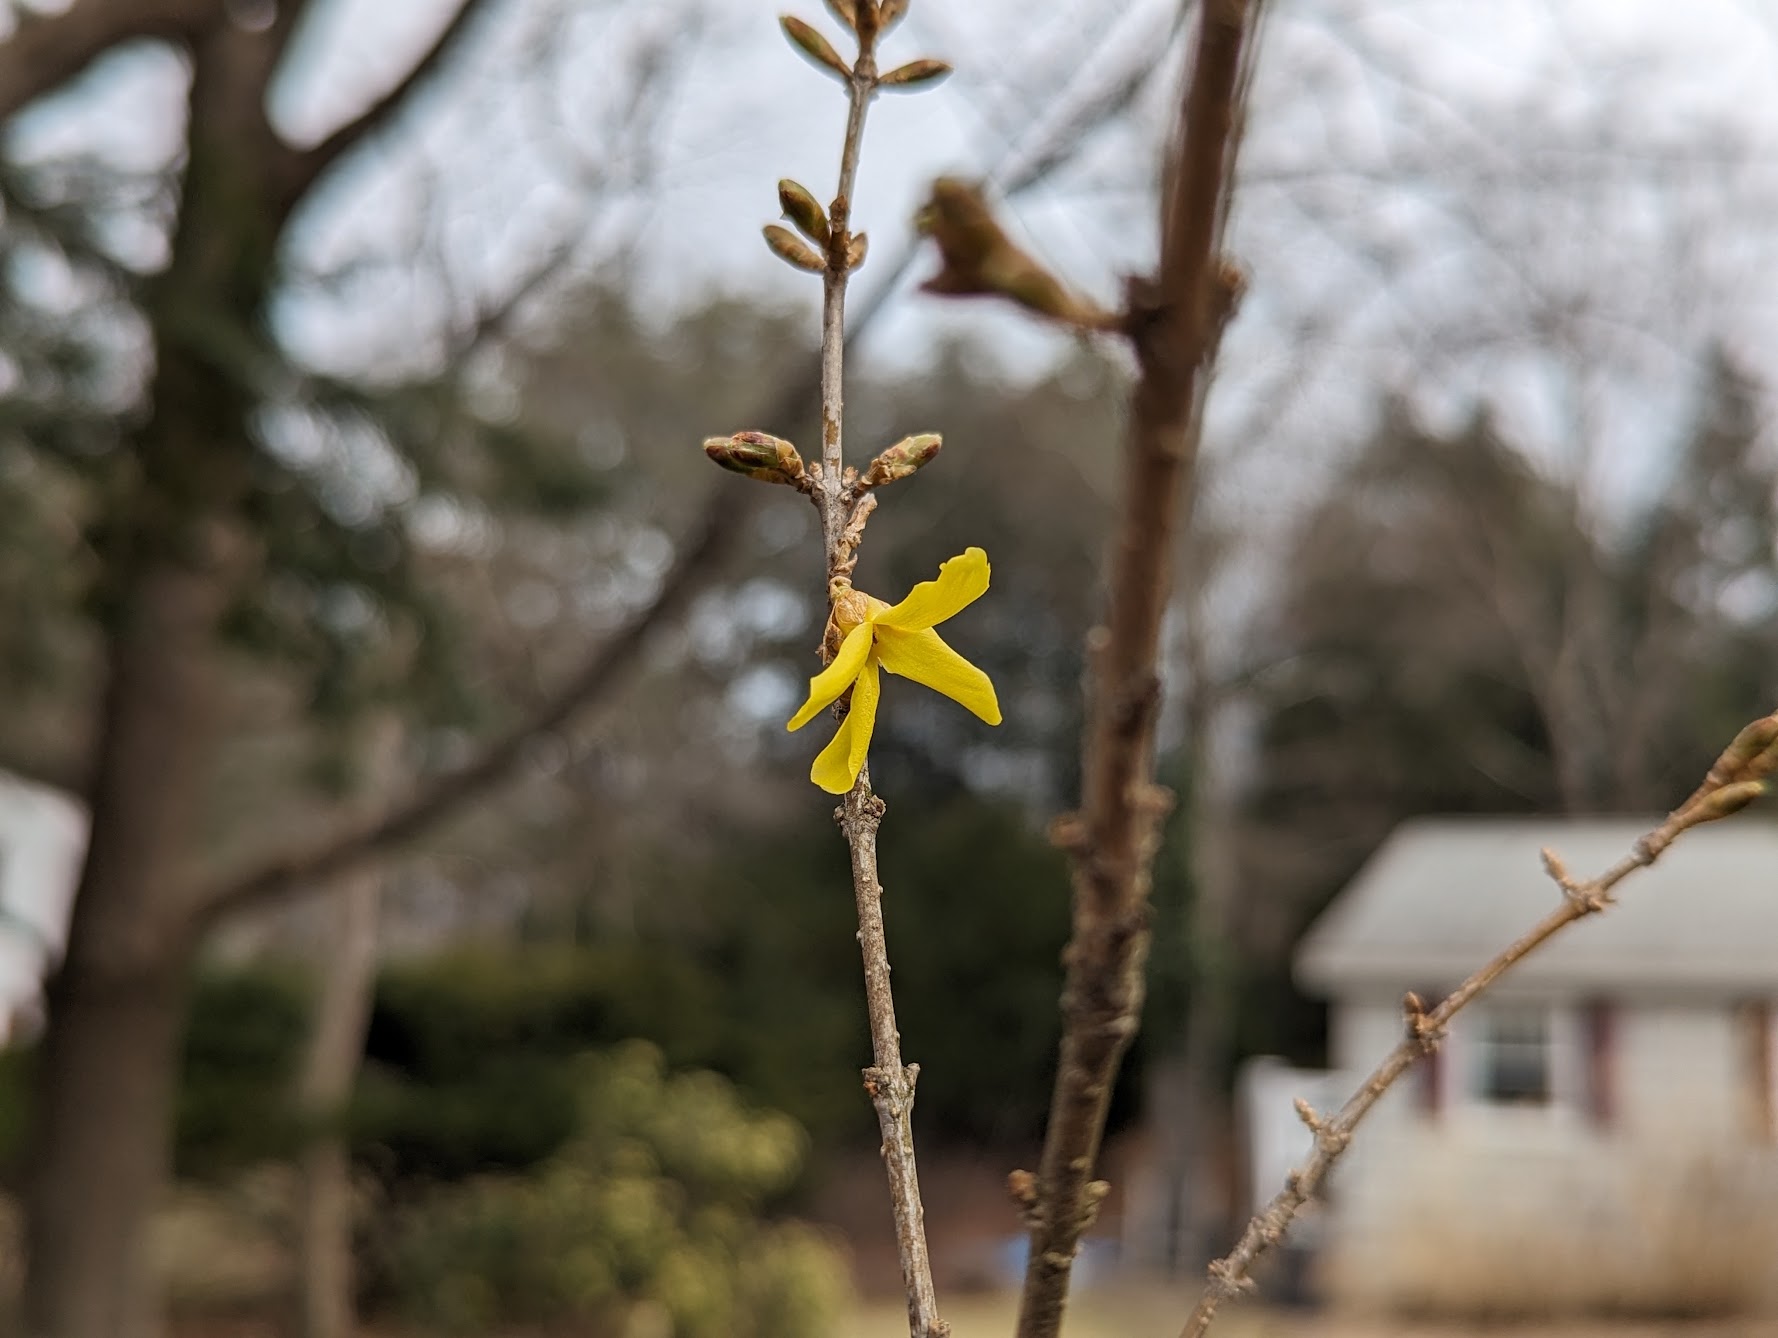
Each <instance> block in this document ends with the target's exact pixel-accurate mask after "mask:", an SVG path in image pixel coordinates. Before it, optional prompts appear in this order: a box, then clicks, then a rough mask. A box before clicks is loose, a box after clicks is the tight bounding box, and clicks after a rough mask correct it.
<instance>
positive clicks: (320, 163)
mask: <svg viewBox="0 0 1778 1338" xmlns="http://www.w3.org/2000/svg"><path fill="white" fill-rule="evenodd" d="M490 7H491V0H460V3H459V4H458V6H457V10H456V12H455V13H454V14H452V15H451V18H450V21H449V22H447V23H446V24H445V26H444V28H443V29H441V30H440V32H439V34H438V36H437V37H436V38H435V39H433V42H432V45H431V46H429V47H428V48H427V49H426V51H425V53H424V54H423V55H422V56H421V57H420V58H419V59H418V60H416V61H415V62H414V64H413V65H412V66H411V67H410V68H409V69H408V72H407V73H406V74H405V75H403V76H402V77H401V78H400V79H399V80H397V81H396V83H395V85H394V87H392V88H390V89H388V90H387V91H386V92H384V93H383V94H382V95H381V96H380V97H378V98H376V99H375V100H374V101H373V102H372V103H371V104H370V105H369V106H368V107H366V108H365V109H364V110H363V111H361V112H359V113H358V115H356V116H354V117H353V118H352V119H351V120H349V121H347V122H346V123H345V124H344V125H342V126H340V127H339V128H338V129H337V130H335V131H333V133H332V134H330V135H328V136H327V137H326V138H325V139H323V140H322V141H321V142H320V143H319V144H316V145H314V146H312V147H310V148H307V149H288V150H286V152H285V154H284V156H283V161H282V162H281V163H280V164H279V167H278V172H277V189H278V194H279V206H280V208H281V210H282V211H283V212H285V213H288V212H289V211H290V210H292V209H294V208H295V207H296V206H297V205H298V204H299V203H300V202H301V201H302V199H303V197H304V196H305V195H307V194H308V192H309V190H310V188H311V187H313V186H314V184H315V182H316V181H317V180H318V179H319V178H320V176H321V174H322V173H323V172H325V171H327V169H328V168H330V167H332V166H333V165H334V164H335V163H337V162H338V161H339V160H340V159H342V158H344V157H345V156H346V155H347V154H348V153H350V152H351V151H352V150H353V149H354V148H356V147H357V146H358V145H359V144H361V143H363V142H364V140H365V139H367V138H368V137H369V136H371V135H373V134H375V133H376V132H377V131H379V130H381V129H382V128H383V127H384V126H385V125H386V124H388V123H389V122H390V120H392V119H393V118H394V116H395V115H396V114H397V113H398V112H399V111H400V109H401V107H402V106H403V105H404V104H405V103H406V102H407V101H408V100H409V98H410V97H411V96H412V95H413V93H414V91H415V90H416V89H418V88H420V87H421V86H422V85H424V84H426V83H427V82H429V81H430V80H431V79H432V77H433V76H434V75H435V74H436V73H437V72H438V71H439V70H440V69H441V68H442V67H443V66H444V65H445V64H446V63H447V62H448V61H449V60H450V59H451V58H452V56H453V55H454V53H455V52H456V51H457V50H458V49H459V48H460V47H461V46H462V45H463V44H464V39H465V36H466V34H468V33H469V32H470V31H471V30H472V29H473V28H474V27H475V24H476V21H477V19H478V18H479V17H480V16H481V15H482V14H483V13H484V12H485V11H486V10H488V9H489V8H490Z"/></svg>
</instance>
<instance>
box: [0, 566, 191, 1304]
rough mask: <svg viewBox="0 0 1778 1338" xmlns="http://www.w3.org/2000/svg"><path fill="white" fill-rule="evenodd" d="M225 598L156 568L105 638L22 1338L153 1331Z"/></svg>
mask: <svg viewBox="0 0 1778 1338" xmlns="http://www.w3.org/2000/svg"><path fill="white" fill-rule="evenodd" d="M200 560H201V559H200ZM222 590H223V582H222V580H221V579H220V573H219V572H218V571H217V570H214V569H211V570H205V569H203V568H202V567H200V566H195V565H183V564H175V563H172V562H167V561H160V562H153V563H152V564H151V565H149V566H148V567H147V569H146V570H144V571H142V572H141V574H140V575H139V576H138V577H137V579H136V580H135V582H134V583H133V589H131V590H130V591H128V592H127V593H126V595H125V603H124V606H123V607H124V612H123V614H122V621H121V622H120V624H119V626H118V629H117V631H116V634H115V635H114V639H113V643H112V669H111V683H110V688H109V691H108V695H107V701H106V722H105V729H104V731H103V734H102V740H103V742H102V744H101V749H100V754H99V758H98V766H97V771H96V777H95V784H94V787H93V795H92V797H93V825H92V844H91V846H90V847H89V849H88V851H87V857H86V863H85V866H84V868H83V870H82V873H81V881H80V887H79V891H78V893H77V896H76V899H75V906H74V919H73V924H72V926H71V929H70V934H69V940H68V942H69V951H68V958H67V960H66V961H65V962H64V963H63V965H62V968H61V970H60V971H59V972H58V973H57V975H56V978H55V979H54V980H53V981H52V982H51V985H50V990H49V1018H48V1029H47V1032H46V1035H45V1039H44V1054H43V1066H42V1069H41V1072H40V1079H39V1083H38V1088H37V1102H38V1104H37V1109H36V1110H35V1112H34V1116H35V1120H34V1138H35V1147H34V1155H33V1158H32V1163H31V1175H30V1180H29V1185H28V1189H27V1200H26V1202H27V1223H28V1225H27V1247H28V1249H29V1253H30V1269H29V1271H28V1274H27V1280H26V1288H25V1324H26V1332H27V1333H28V1334H29V1335H30V1338H142V1336H143V1335H146V1334H149V1333H151V1332H152V1325H153V1316H154V1307H153V1285H152V1281H151V1279H150V1277H149V1273H148V1267H147V1261H146V1258H145V1252H144V1245H145V1237H146V1234H147V1227H148V1219H149V1215H150V1213H151V1212H152V1211H153V1208H154V1206H155V1199H156V1196H157V1194H158V1193H159V1190H160V1187H161V1185H162V1182H163V1180H164V1178H165V1174H166V1162H167V1158H168V1149H169V1148H170V1146H171V1133H172V1127H171V1126H172V1095H173V1085H174V1081H175V1074H176V1073H177V1070H178V1059H179V1055H178V1047H179V1042H180V1037H181V1032H182V1024H183V1022H184V1003H185V979H186V975H187V971H188V969H189V966H190V961H191V955H192V947H191V939H190V935H189V933H188V932H187V930H188V928H189V915H188V914H186V913H185V911H184V907H183V906H182V903H181V898H180V895H179V894H180V888H181V886H183V885H184V883H183V881H182V880H188V879H189V873H188V871H187V870H186V869H185V868H184V867H183V859H182V857H183V855H184V853H185V851H187V850H188V849H189V848H190V836H191V832H192V829H193V826H194V821H195V817H196V811H197V807H198V799H199V796H200V793H201V790H202V786H203V781H204V777H205V767H204V764H205V762H206V759H207V757H208V751H209V748H208V736H209V734H210V732H211V729H212V727H213V725H214V723H215V703H216V697H217V694H216V692H215V691H214V684H213V677H214V675H213V659H212V655H211V651H210V638H211V635H212V629H213V628H214V625H215V620H216V616H217V614H218V612H219V611H220V605H221V592H222Z"/></svg>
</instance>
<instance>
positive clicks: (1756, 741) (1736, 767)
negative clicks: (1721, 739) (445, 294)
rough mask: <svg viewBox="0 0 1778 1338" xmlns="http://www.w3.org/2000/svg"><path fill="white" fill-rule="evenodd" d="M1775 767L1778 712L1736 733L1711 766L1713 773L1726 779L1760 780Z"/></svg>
mask: <svg viewBox="0 0 1778 1338" xmlns="http://www.w3.org/2000/svg"><path fill="white" fill-rule="evenodd" d="M1774 767H1778V714H1774V715H1768V716H1761V717H1760V718H1759V719H1758V720H1755V721H1754V722H1753V723H1752V724H1751V725H1747V726H1746V727H1744V728H1743V729H1742V730H1741V732H1740V733H1739V734H1737V735H1735V739H1734V742H1732V743H1731V744H1729V746H1728V747H1727V748H1725V749H1723V751H1722V756H1721V757H1719V758H1717V759H1716V765H1715V766H1713V767H1711V768H1710V775H1711V778H1712V779H1714V780H1719V781H1725V782H1726V781H1738V780H1759V779H1760V778H1761V777H1763V776H1766V775H1769V774H1771V772H1772V770H1773V769H1774Z"/></svg>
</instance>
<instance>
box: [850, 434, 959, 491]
mask: <svg viewBox="0 0 1778 1338" xmlns="http://www.w3.org/2000/svg"><path fill="white" fill-rule="evenodd" d="M944 444H945V443H944V438H943V437H941V436H939V434H938V433H936V432H921V433H919V434H917V435H915V436H912V437H903V438H902V439H901V440H900V441H898V442H896V443H895V445H893V446H891V447H889V449H888V450H886V451H884V452H883V453H882V454H880V455H878V456H877V458H876V459H875V460H872V461H871V462H870V468H869V469H867V470H865V471H864V477H863V478H861V479H859V480H858V486H859V487H860V488H880V487H882V486H883V485H884V484H885V483H894V482H895V481H896V480H897V479H904V478H906V477H908V475H910V474H912V473H914V472H916V471H917V470H918V469H919V468H920V467H921V466H922V465H924V464H926V463H927V461H929V460H931V459H932V457H933V456H935V455H937V454H938V451H939V447H941V446H943V445H944Z"/></svg>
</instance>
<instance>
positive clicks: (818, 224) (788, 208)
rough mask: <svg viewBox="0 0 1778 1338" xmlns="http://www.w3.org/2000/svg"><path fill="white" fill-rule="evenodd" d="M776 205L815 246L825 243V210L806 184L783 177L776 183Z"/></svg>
mask: <svg viewBox="0 0 1778 1338" xmlns="http://www.w3.org/2000/svg"><path fill="white" fill-rule="evenodd" d="M778 207H779V208H780V209H782V210H783V211H784V217H785V218H787V219H789V220H790V221H791V222H792V223H794V224H795V225H796V230H797V231H798V232H800V233H802V235H803V236H805V237H807V238H808V239H809V240H810V241H812V242H814V243H815V244H816V245H817V246H826V245H827V237H828V232H827V211H826V210H825V209H823V208H822V207H821V202H820V201H819V200H817V199H816V198H815V197H814V195H812V194H811V193H810V192H809V190H808V188H807V187H806V186H802V185H799V184H798V183H796V182H794V181H792V180H791V179H790V178H789V177H785V178H784V179H783V180H782V181H780V182H779V183H778Z"/></svg>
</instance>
